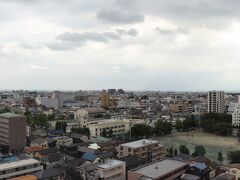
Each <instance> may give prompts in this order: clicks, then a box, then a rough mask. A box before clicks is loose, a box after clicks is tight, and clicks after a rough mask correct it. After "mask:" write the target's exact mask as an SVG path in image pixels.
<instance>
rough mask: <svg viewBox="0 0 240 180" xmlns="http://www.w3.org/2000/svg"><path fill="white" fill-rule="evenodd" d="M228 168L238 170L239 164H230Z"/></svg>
mask: <svg viewBox="0 0 240 180" xmlns="http://www.w3.org/2000/svg"><path fill="white" fill-rule="evenodd" d="M230 168H237V169H239V170H240V164H231V165H230Z"/></svg>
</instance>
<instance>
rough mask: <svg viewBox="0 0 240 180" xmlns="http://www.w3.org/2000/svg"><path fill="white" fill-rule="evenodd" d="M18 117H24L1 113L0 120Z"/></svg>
mask: <svg viewBox="0 0 240 180" xmlns="http://www.w3.org/2000/svg"><path fill="white" fill-rule="evenodd" d="M18 117H24V116H22V115H19V114H15V113H10V112H9V113H3V114H0V118H5V119H9V118H18Z"/></svg>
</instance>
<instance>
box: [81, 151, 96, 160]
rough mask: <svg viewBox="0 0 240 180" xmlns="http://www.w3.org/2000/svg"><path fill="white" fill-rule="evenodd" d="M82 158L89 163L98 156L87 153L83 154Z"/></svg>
mask: <svg viewBox="0 0 240 180" xmlns="http://www.w3.org/2000/svg"><path fill="white" fill-rule="evenodd" d="M82 158H83V159H85V160H87V161H94V160H95V159H96V158H97V156H96V155H95V154H93V153H88V152H86V153H84V154H83V156H82Z"/></svg>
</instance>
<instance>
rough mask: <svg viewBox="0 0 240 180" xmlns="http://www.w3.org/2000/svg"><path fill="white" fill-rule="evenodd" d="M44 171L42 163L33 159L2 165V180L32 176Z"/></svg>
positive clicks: (0, 178)
mask: <svg viewBox="0 0 240 180" xmlns="http://www.w3.org/2000/svg"><path fill="white" fill-rule="evenodd" d="M42 169H43V167H42V166H41V165H40V162H39V161H37V160H35V159H33V158H29V159H24V160H17V161H13V162H6V163H0V180H5V179H10V178H14V177H18V176H23V175H26V174H32V173H35V172H37V171H40V170H42Z"/></svg>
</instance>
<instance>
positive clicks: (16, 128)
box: [0, 113, 27, 152]
mask: <svg viewBox="0 0 240 180" xmlns="http://www.w3.org/2000/svg"><path fill="white" fill-rule="evenodd" d="M26 139H27V126H26V118H25V116H22V115H17V114H13V113H4V114H0V144H2V145H7V146H9V148H10V150H11V151H17V152H20V151H22V150H23V149H24V148H25V145H26Z"/></svg>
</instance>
